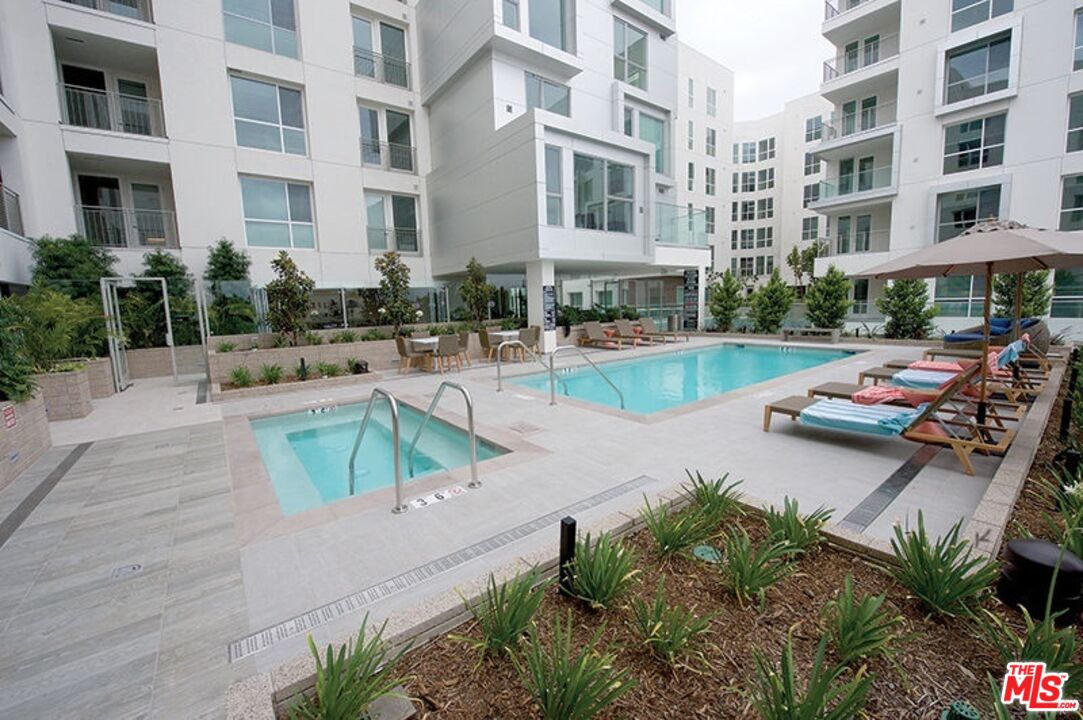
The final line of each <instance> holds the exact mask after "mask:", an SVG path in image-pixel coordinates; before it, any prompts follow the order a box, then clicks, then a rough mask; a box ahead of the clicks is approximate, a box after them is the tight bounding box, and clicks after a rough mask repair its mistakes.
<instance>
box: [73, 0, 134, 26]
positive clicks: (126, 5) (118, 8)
mask: <svg viewBox="0 0 1083 720" xmlns="http://www.w3.org/2000/svg"><path fill="white" fill-rule="evenodd" d="M64 2H66V3H68V4H69V5H78V6H80V7H85V8H90V9H92V10H100V11H101V12H106V13H109V14H110V15H120V16H121V17H126V18H132V19H133V20H142V21H143V22H154V18H153V16H152V15H151V12H150V0H64Z"/></svg>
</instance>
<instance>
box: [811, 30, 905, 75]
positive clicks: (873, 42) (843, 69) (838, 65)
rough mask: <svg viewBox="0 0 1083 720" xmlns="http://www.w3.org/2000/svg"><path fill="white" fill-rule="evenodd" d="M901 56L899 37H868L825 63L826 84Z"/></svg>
mask: <svg viewBox="0 0 1083 720" xmlns="http://www.w3.org/2000/svg"><path fill="white" fill-rule="evenodd" d="M898 54H899V35H898V33H895V34H892V35H883V36H878V35H872V36H866V37H865V38H864V39H863V40H861V41H860V42H855V43H851V44H849V45H847V46H845V47H844V48H843V49H842V50H841V51H840V52H838V53H837V54H836V55H835V56H834V57H830V58H828V59H827V60H825V61H824V80H823V81H824V82H828V81H830V80H834V79H835V78H838V77H841V76H842V75H849V74H850V73H852V72H857V71H858V70H862V69H864V68H867V67H872V66H873V65H876V64H877V63H881V62H883V61H885V60H889V59H891V58H893V57H896V56H898Z"/></svg>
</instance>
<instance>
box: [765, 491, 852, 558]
mask: <svg viewBox="0 0 1083 720" xmlns="http://www.w3.org/2000/svg"><path fill="white" fill-rule="evenodd" d="M782 505H783V509H782V511H781V512H780V511H779V510H778V509H777V508H775V506H773V505H772V506H771V508H770V509H769V510H768V511H767V514H766V515H765V516H764V522H766V523H767V533H768V536H769V537H770V538H771V539H772V540H774V541H775V542H785V543H787V544H789V545H790V547H791V548H793V549H794V550H800V551H802V552H806V553H808V552H812V551H814V550H816V548H817V547H819V545H820V542H821V541H822V540H823V536H822V535H821V534H820V529H821V528H822V527H823V526H824V525H825V524H826V523H827V521H828V520H830V519H831V515H832V514H833V513H834V512H835V510H834V508H825V507H823V506H822V505H821V506H820V507H818V508H816V510H814V511H813V512H812V513H811V514H809V515H802V514H801V513H800V511H799V510H798V506H797V500H796V499H793V498H790V497H789V496H787V497H785V498H783V501H782Z"/></svg>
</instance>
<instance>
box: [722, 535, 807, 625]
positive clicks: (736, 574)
mask: <svg viewBox="0 0 1083 720" xmlns="http://www.w3.org/2000/svg"><path fill="white" fill-rule="evenodd" d="M792 554H793V548H791V547H790V546H789V545H788V544H787V543H784V542H775V543H770V544H764V545H762V546H760V547H753V545H752V540H751V539H749V537H748V533H747V532H745V530H744V528H742V527H740V526H737V527H734V528H732V529H731V530H730V532H729V534H728V535H727V536H726V543H725V548H724V550H723V553H722V572H723V582H724V583H725V585H726V588H727V589H728V590H729V591H730V592H731V593H733V594H734V596H735V597H736V598H737V600H738V602H740V603H741V604H742V605H743V604H744V603H746V602H748V601H749V600H751V599H752V598H758V599H759V601H760V606H761V607H762V606H763V604H764V601H765V596H766V592H767V588H769V587H771V586H772V585H774V584H775V583H776V582H778V581H779V580H781V579H782V578H784V577H786V576H787V575H788V574H789V573H790V563H789V559H790V557H791V556H792Z"/></svg>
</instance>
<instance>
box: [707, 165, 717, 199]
mask: <svg viewBox="0 0 1083 720" xmlns="http://www.w3.org/2000/svg"><path fill="white" fill-rule="evenodd" d="M706 172H707V179H706V183H707V194H708V195H714V194H715V169H714V168H707V171H706Z"/></svg>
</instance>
